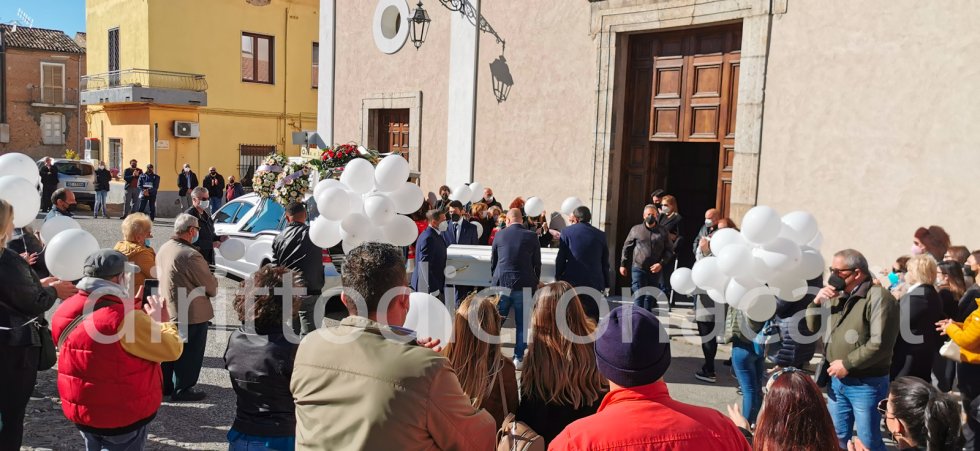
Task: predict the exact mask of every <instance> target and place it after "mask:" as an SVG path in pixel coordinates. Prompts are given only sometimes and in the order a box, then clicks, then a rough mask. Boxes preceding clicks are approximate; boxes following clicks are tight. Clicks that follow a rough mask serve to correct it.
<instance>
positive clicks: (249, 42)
mask: <svg viewBox="0 0 980 451" xmlns="http://www.w3.org/2000/svg"><path fill="white" fill-rule="evenodd" d="M274 42H275V41H274V39H273V37H272V36H263V35H260V34H253V33H242V81H247V82H251V83H268V84H272V83H273V78H272V74H273V71H274V64H273V63H274V58H273V57H274V55H273V53H274V52H273V50H274V48H275V47H274V46H273V45H274Z"/></svg>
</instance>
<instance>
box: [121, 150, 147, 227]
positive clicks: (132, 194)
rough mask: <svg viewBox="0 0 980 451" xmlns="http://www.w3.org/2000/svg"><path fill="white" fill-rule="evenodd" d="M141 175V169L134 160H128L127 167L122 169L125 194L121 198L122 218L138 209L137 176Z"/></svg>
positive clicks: (138, 190)
mask: <svg viewBox="0 0 980 451" xmlns="http://www.w3.org/2000/svg"><path fill="white" fill-rule="evenodd" d="M141 175H143V170H142V169H140V168H139V166H138V164H137V162H136V160H129V167H128V168H126V169H125V170H123V182H125V183H126V188H125V189H126V194H125V197H124V198H123V215H122V217H123V219H125V218H126V216H127V215H129V214H130V213H133V212H135V211H137V210H138V209H139V208H138V207H139V201H140V189H139V178H140V176H141Z"/></svg>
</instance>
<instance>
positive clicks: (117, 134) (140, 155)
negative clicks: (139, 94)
mask: <svg viewBox="0 0 980 451" xmlns="http://www.w3.org/2000/svg"><path fill="white" fill-rule="evenodd" d="M89 113H90V122H89V128H88V131H89V135H91V136H93V137H96V138H99V140H101V141H102V144H103V148H104V151H103V156H104V159H106V160H108V157H109V139H119V140H120V141H121V142H122V148H123V163H122V166H123V168H127V167H129V160H132V159H134V158H135V159H136V160H137V161H138V162H139V165H140V167H146V164H147V163H149V162H151V161H152V158H151V157H152V152H151V151H150V149H152V143H153V138H152V133H151V129H150V126H149V125H147V124H148V123H149V110H148V109H146V108H144V107H141V106H133V107H129V108H114V109H111V110H105V109H102V107H89ZM120 169H122V168H120Z"/></svg>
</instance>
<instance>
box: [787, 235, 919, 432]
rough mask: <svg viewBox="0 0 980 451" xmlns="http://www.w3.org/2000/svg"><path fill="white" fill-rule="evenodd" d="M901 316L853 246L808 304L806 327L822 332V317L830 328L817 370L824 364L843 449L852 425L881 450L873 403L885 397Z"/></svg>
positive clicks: (839, 258)
mask: <svg viewBox="0 0 980 451" xmlns="http://www.w3.org/2000/svg"><path fill="white" fill-rule="evenodd" d="M899 314H900V312H899V307H898V302H897V301H896V300H895V298H894V297H892V295H891V293H889V292H888V290H887V289H886V288H885V287H881V286H878V285H875V284H874V283H873V281H872V278H871V273H870V272H869V270H868V260H867V259H865V258H864V255H862V254H861V253H860V252H858V251H856V250H854V249H845V250H842V251H839V252H837V253H836V254H834V259H833V263H832V265H831V267H830V277H829V279H828V281H827V285H826V286H824V287H823V288H822V289H821V290H820V291H819V292H818V293H817V295H816V296H815V297H814V299H813V302H812V303H811V304H810V305H809V306H808V311H807V316H806V318H807V326H808V328H809V329H810V330H816V331H822V330H824V329H823V328H822V326H823V324H822V323H823V321H824V320H825V319H826V321H827V324H826V325H827V326H828V328H829V340H828V341H827V343H826V346H825V349H824V355H825V360H826V361H825V362H824V364H821V365H820V366H819V367H818V368H822V367H827V369H826V372H825V374H826V375H827V376H829V377H830V384H829V387H828V389H827V395H828V399H829V402H828V408H829V410H830V416H831V418H833V420H834V429H835V430H836V432H837V441H838V444H839V445H840V447H841V448H846V447H847V442H848V441H849V440H850V439H851V432H852V431H853V430H854V427H855V425H856V426H857V433H858V437H859V438H860V439H861V442H862V443H864V445H865V446H867V447H868V448H869V449H871V450H873V451H883V450H884V449H885V444H884V442H883V441H882V438H881V429H880V428H879V425H880V423H881V414H880V413H878V411H877V410H875V407H876V406H877V405H878V403H879V402H881V400H882V399H885V397H887V396H888V375H889V371H890V369H891V361H892V351H893V349H894V348H895V341H896V339H897V338H898V333H899V330H900V324H899V319H900V317H899ZM817 377H818V381H819V380H822V379H824V377H823V376H822V375H821V374H817Z"/></svg>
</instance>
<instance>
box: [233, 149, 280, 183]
mask: <svg viewBox="0 0 980 451" xmlns="http://www.w3.org/2000/svg"><path fill="white" fill-rule="evenodd" d="M275 151H276V146H263V145H255V144H239V145H238V174H239V175H241V178H240V179H239V180H238V181H240V182H241V183H242V187H243V188H245V191H246V192H252V176H254V175H255V168H257V167H259V166H261V165H262V161H263V160H265V157H266V156H268V155H269V154H270V153H272V152H275Z"/></svg>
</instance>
